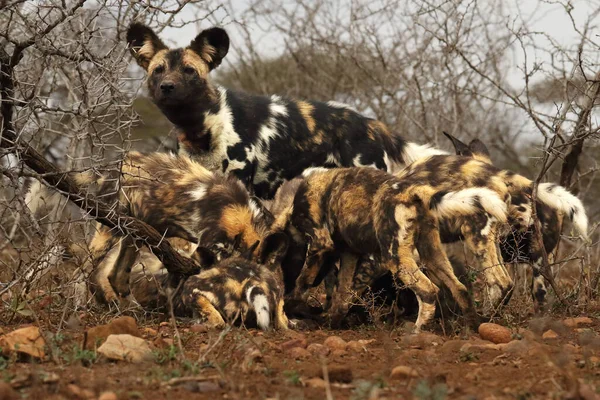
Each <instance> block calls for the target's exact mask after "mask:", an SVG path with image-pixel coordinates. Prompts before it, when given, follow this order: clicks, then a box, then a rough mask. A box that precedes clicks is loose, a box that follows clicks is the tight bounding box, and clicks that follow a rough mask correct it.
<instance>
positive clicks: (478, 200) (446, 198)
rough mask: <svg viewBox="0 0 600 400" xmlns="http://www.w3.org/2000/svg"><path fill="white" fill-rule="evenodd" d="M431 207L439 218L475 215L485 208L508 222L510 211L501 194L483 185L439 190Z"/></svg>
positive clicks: (495, 216) (502, 220)
mask: <svg viewBox="0 0 600 400" xmlns="http://www.w3.org/2000/svg"><path fill="white" fill-rule="evenodd" d="M429 207H430V209H431V210H432V211H433V212H434V214H435V215H436V216H437V217H438V218H452V217H459V216H467V215H473V214H476V213H480V212H481V211H482V210H483V211H485V212H486V213H488V214H490V215H491V216H492V217H494V218H496V220H498V221H499V222H506V219H507V212H508V210H507V206H506V203H505V202H504V201H503V200H502V199H501V198H500V196H498V194H497V193H496V192H494V191H493V190H490V189H487V188H483V187H473V188H468V189H463V190H458V191H454V192H438V193H436V194H435V195H433V197H432V198H431V201H430V205H429Z"/></svg>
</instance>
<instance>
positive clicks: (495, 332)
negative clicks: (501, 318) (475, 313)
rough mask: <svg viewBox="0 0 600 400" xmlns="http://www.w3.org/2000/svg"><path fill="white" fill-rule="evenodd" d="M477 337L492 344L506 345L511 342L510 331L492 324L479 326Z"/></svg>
mask: <svg viewBox="0 0 600 400" xmlns="http://www.w3.org/2000/svg"><path fill="white" fill-rule="evenodd" d="M478 332H479V336H481V338H482V339H484V340H489V341H490V342H492V343H495V344H499V343H508V342H510V341H511V340H512V334H511V332H510V329H508V328H506V327H504V326H502V325H498V324H492V323H484V324H481V325H479V329H478Z"/></svg>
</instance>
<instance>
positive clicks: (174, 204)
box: [75, 152, 287, 301]
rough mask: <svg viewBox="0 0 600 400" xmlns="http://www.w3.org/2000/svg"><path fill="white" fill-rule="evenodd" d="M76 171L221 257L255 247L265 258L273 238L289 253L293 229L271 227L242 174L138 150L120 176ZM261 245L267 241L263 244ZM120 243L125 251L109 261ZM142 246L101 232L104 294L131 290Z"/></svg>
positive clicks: (95, 258)
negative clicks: (273, 229)
mask: <svg viewBox="0 0 600 400" xmlns="http://www.w3.org/2000/svg"><path fill="white" fill-rule="evenodd" d="M75 177H76V179H77V180H78V181H79V182H80V184H84V185H89V184H90V183H96V184H97V185H98V186H99V188H98V187H97V188H96V189H97V190H98V193H101V194H102V195H104V196H106V195H109V194H111V193H112V195H113V196H115V197H116V200H117V201H118V208H119V210H120V211H121V212H124V213H125V214H128V215H130V216H132V217H136V218H139V219H141V220H143V221H144V222H146V223H148V224H149V225H151V226H153V227H154V228H155V229H157V230H158V231H159V232H160V233H163V234H164V235H165V237H179V238H182V239H185V240H188V241H191V242H196V243H200V245H201V246H202V248H206V249H208V250H209V251H211V252H212V253H215V254H216V255H217V258H218V259H219V260H220V259H222V258H225V257H228V256H230V255H231V254H232V251H233V250H235V251H238V252H245V251H247V250H248V249H250V248H252V249H254V250H253V252H252V254H253V257H254V258H257V257H261V255H262V254H263V253H264V251H266V247H265V246H266V245H267V243H269V246H273V243H278V244H279V249H280V251H281V252H282V253H283V252H284V251H285V248H286V247H287V238H286V237H285V235H283V234H280V233H275V234H270V233H269V230H268V227H269V225H270V224H271V219H270V218H271V216H270V214H269V213H268V212H266V210H264V209H263V207H262V206H261V204H260V202H258V201H257V200H255V199H253V198H251V197H250V195H249V193H248V191H247V189H246V188H245V186H244V185H243V184H242V183H241V182H240V181H239V180H238V179H237V178H235V177H232V176H224V175H221V174H220V173H213V172H210V171H208V170H207V169H205V168H204V167H202V166H201V165H200V164H198V163H197V162H195V161H193V160H191V159H189V158H188V157H185V156H175V155H169V154H164V153H154V154H149V155H142V154H140V153H137V152H131V153H129V154H128V155H127V157H126V158H125V160H124V162H123V166H122V168H121V171H120V174H119V176H116V177H112V179H110V177H107V176H91V175H90V174H77V175H76V176H75ZM119 240H121V243H120V244H119ZM256 243H260V246H259V247H258V248H256V246H255V245H256ZM116 245H119V251H118V255H117V256H116V257H114V258H113V259H112V260H106V261H107V262H103V261H104V259H105V257H106V255H107V254H108V252H109V251H110V249H111V248H112V247H114V246H116ZM141 245H142V244H141V243H134V241H133V239H132V238H131V237H130V236H126V237H125V238H122V239H120V238H119V236H117V235H116V234H114V233H113V232H111V230H110V229H108V228H106V227H103V226H101V227H100V228H99V229H98V230H97V232H96V234H95V236H94V238H93V239H92V241H91V244H90V249H91V253H92V262H93V263H94V264H95V265H97V268H95V272H94V274H93V279H92V280H93V281H94V282H95V284H96V285H97V286H99V287H100V288H101V290H99V291H98V293H99V294H100V297H99V299H100V300H105V301H112V300H116V299H117V297H118V296H119V295H120V296H126V295H127V294H128V293H129V284H128V283H129V273H130V271H131V268H132V266H133V264H134V262H135V258H136V253H137V251H136V247H139V246H141ZM200 256H201V254H200ZM113 289H114V290H113ZM103 297H104V298H103Z"/></svg>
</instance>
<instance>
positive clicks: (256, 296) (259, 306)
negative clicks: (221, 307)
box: [246, 286, 271, 331]
mask: <svg viewBox="0 0 600 400" xmlns="http://www.w3.org/2000/svg"><path fill="white" fill-rule="evenodd" d="M246 300H247V301H248V304H249V305H250V306H251V307H252V309H254V312H255V313H256V323H257V325H258V326H259V328H260V329H262V330H265V331H266V330H267V329H269V326H271V309H270V307H269V301H268V300H267V295H266V294H265V292H264V290H262V289H261V288H260V287H258V286H250V287H249V288H248V290H246Z"/></svg>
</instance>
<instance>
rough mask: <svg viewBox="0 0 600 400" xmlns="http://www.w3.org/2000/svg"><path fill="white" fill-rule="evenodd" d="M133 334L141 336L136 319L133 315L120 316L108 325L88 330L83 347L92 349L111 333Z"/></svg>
mask: <svg viewBox="0 0 600 400" xmlns="http://www.w3.org/2000/svg"><path fill="white" fill-rule="evenodd" d="M123 334H127V335H131V336H135V337H141V336H142V335H141V334H140V331H139V329H138V327H137V324H136V322H135V319H133V318H132V317H127V316H126V317H119V318H115V319H113V320H112V321H110V322H109V323H108V324H106V325H98V326H95V327H93V328H90V329H88V330H87V332H86V333H85V335H84V337H83V348H84V349H88V350H92V349H94V348H96V347H97V346H99V345H101V344H102V343H103V342H104V341H105V340H106V338H108V337H109V336H110V335H123Z"/></svg>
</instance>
